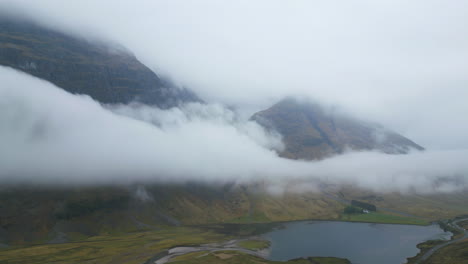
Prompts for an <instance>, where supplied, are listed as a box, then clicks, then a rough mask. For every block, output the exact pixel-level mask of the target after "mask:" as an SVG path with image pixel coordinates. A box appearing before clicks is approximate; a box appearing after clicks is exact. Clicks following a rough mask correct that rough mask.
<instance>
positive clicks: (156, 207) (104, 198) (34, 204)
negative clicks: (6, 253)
mask: <svg viewBox="0 0 468 264" xmlns="http://www.w3.org/2000/svg"><path fill="white" fill-rule="evenodd" d="M353 199H357V200H360V201H364V202H368V203H371V204H375V205H376V206H377V210H378V211H380V210H381V209H382V210H383V209H384V208H387V209H388V210H383V211H380V213H379V215H382V216H385V215H389V216H391V215H395V216H400V217H401V216H403V217H404V216H405V214H408V216H409V217H412V216H413V215H414V216H418V217H421V219H427V220H436V219H441V218H452V217H454V216H457V215H461V214H466V213H467V212H468V207H467V203H466V202H467V201H468V194H466V193H457V194H450V195H449V194H447V195H442V194H440V195H418V194H406V195H401V194H397V193H388V194H378V193H374V192H371V191H365V190H361V189H354V188H350V187H346V188H338V189H337V188H336V187H333V188H325V189H323V190H322V191H321V192H318V191H315V192H303V193H296V192H285V193H283V194H271V193H269V192H268V191H267V188H266V187H265V186H263V185H262V184H251V185H235V184H225V185H206V184H198V183H189V184H177V185H176V184H152V185H145V186H144V187H143V186H142V185H140V186H138V185H132V186H108V187H104V186H100V187H91V186H88V187H85V186H82V187H53V188H52V187H39V186H34V187H33V186H29V187H28V186H16V187H14V186H9V187H8V188H4V189H3V190H0V216H1V217H0V245H3V246H6V245H8V246H10V247H11V246H15V245H29V244H36V243H64V242H69V241H76V240H82V239H84V238H87V237H92V236H98V235H117V234H124V233H128V232H135V231H143V230H160V229H161V228H162V229H165V228H167V227H168V226H187V225H188V226H190V225H206V224H211V225H218V224H227V223H231V224H249V223H269V222H278V221H292V220H305V219H323V220H347V219H345V218H342V213H343V209H344V208H345V206H346V202H345V201H350V200H353ZM381 220H382V221H383V222H388V221H387V220H388V219H385V218H383V219H381ZM361 221H370V222H374V221H375V219H371V218H369V219H367V220H366V219H361ZM382 221H380V220H379V221H377V222H382ZM401 221H403V223H406V222H407V220H405V219H401ZM408 223H410V222H408Z"/></svg>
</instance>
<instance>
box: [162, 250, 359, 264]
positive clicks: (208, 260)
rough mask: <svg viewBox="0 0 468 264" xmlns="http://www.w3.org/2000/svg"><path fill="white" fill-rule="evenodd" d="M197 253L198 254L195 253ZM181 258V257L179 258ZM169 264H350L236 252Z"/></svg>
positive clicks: (192, 256) (203, 255)
mask: <svg viewBox="0 0 468 264" xmlns="http://www.w3.org/2000/svg"><path fill="white" fill-rule="evenodd" d="M197 253H199V252H197ZM181 257H183V256H181ZM181 257H179V259H177V260H175V261H174V262H171V263H174V264H175V263H177V264H217V263H226V264H350V263H351V262H349V261H348V260H346V259H340V258H329V257H325V258H322V257H313V258H306V259H295V260H289V261H270V260H266V259H262V258H259V257H255V256H252V255H248V254H245V253H241V252H236V251H218V252H213V253H208V254H206V253H205V254H194V255H191V256H190V257H191V258H186V259H185V258H181Z"/></svg>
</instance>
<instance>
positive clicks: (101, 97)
mask: <svg viewBox="0 0 468 264" xmlns="http://www.w3.org/2000/svg"><path fill="white" fill-rule="evenodd" d="M0 65H3V66H8V67H11V68H14V69H17V70H20V71H23V72H26V73H29V74H31V75H34V76H36V77H39V78H41V79H44V80H47V81H49V82H51V83H53V84H55V85H56V86H58V87H61V88H63V89H65V90H66V91H68V92H71V93H75V94H87V95H89V96H91V97H92V98H93V99H95V100H97V101H99V102H101V103H128V102H130V101H139V102H142V103H146V104H152V105H157V106H159V107H161V108H168V107H172V106H175V105H177V104H178V103H180V102H187V101H199V99H198V98H197V96H196V95H195V94H194V93H192V92H190V91H189V90H186V89H180V88H177V87H176V86H174V85H172V84H171V83H170V82H168V81H164V80H162V79H161V78H160V77H158V75H156V74H155V73H154V72H153V71H151V70H150V69H149V68H148V67H146V66H145V65H143V64H142V63H141V62H140V61H138V59H137V58H136V57H135V56H134V55H132V54H130V53H129V52H128V51H126V50H125V49H123V48H121V47H117V46H116V45H114V46H111V45H110V44H102V43H92V42H90V41H86V40H84V39H79V38H77V37H73V36H70V35H66V34H63V33H60V32H58V31H54V30H51V29H47V28H44V27H41V26H39V25H36V24H34V23H31V22H27V21H18V20H14V19H11V18H9V17H0Z"/></svg>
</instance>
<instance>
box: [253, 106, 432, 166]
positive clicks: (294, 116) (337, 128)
mask: <svg viewBox="0 0 468 264" xmlns="http://www.w3.org/2000/svg"><path fill="white" fill-rule="evenodd" d="M252 119H253V120H255V121H257V122H258V123H259V124H261V125H263V126H264V127H267V128H270V129H275V130H277V131H278V132H279V133H280V134H281V135H282V136H283V141H284V143H285V150H284V151H283V152H282V153H280V154H281V155H282V156H284V157H287V158H292V159H306V160H313V159H322V158H326V157H328V156H331V155H334V154H340V153H343V152H344V151H346V150H348V149H350V150H379V151H382V152H385V153H389V154H404V153H408V152H409V151H410V150H411V149H417V150H423V148H422V147H421V146H419V145H417V144H416V143H414V142H413V141H411V140H409V139H407V138H405V137H403V136H401V135H399V134H397V133H395V132H392V131H389V130H386V129H385V128H383V127H382V126H380V125H378V124H372V123H366V122H362V121H359V120H356V119H353V118H351V117H347V116H343V115H338V114H335V113H332V112H327V111H325V110H324V109H323V108H322V107H320V106H319V105H317V104H313V103H302V102H298V101H296V100H295V99H292V98H287V99H284V100H282V101H280V102H278V103H277V104H275V105H273V106H272V107H270V108H268V109H266V110H263V111H260V112H258V113H256V114H254V115H253V116H252Z"/></svg>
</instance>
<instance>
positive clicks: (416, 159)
mask: <svg viewBox="0 0 468 264" xmlns="http://www.w3.org/2000/svg"><path fill="white" fill-rule="evenodd" d="M0 83H2V85H1V86H0V146H2V147H1V148H0V168H1V169H0V182H1V183H3V184H5V183H22V182H28V183H42V184H52V185H56V184H59V185H60V184H109V183H123V184H125V183H134V182H154V183H165V182H171V183H177V182H179V183H180V182H186V181H194V180H195V181H202V182H210V183H225V182H236V183H249V182H258V181H263V182H267V183H268V184H270V186H271V188H272V189H275V190H280V191H284V190H287V189H289V190H296V191H307V190H314V188H315V187H316V186H318V184H320V183H331V184H353V185H356V186H358V187H362V188H368V189H372V190H378V191H383V192H386V191H400V192H421V193H428V192H448V191H457V190H462V189H464V188H465V187H466V184H467V178H468V164H467V163H466V157H467V155H468V150H451V151H426V152H415V153H411V154H408V155H387V154H382V153H376V152H360V153H351V152H350V153H346V154H344V155H340V156H336V157H333V158H330V159H326V160H323V161H313V162H307V161H296V160H289V159H284V158H280V157H278V155H277V153H276V151H275V150H281V148H282V147H283V146H282V142H281V137H280V135H278V134H277V133H275V132H269V131H265V130H264V129H263V128H262V127H260V126H259V125H258V124H256V123H255V122H252V121H249V120H248V119H244V118H242V116H241V115H239V114H237V113H236V112H235V111H233V110H230V109H228V108H226V107H223V106H222V105H220V104H206V105H205V104H198V103H192V104H187V105H183V106H180V107H178V108H172V109H168V110H161V109H158V108H156V107H151V106H146V105H138V104H130V105H101V104H100V103H98V102H96V101H94V100H92V99H91V98H90V97H89V96H86V95H73V94H69V93H67V92H66V91H64V90H62V89H60V88H58V87H56V86H54V85H52V84H50V83H48V82H46V81H43V80H40V79H37V78H34V77H32V76H29V75H26V74H23V73H20V72H17V71H15V70H12V69H9V68H6V67H0ZM304 186H309V187H304Z"/></svg>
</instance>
